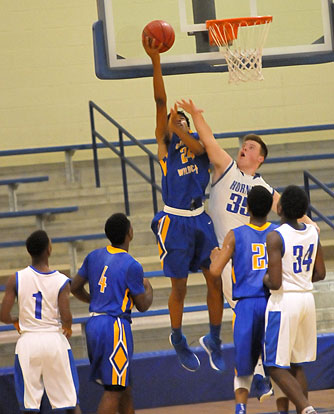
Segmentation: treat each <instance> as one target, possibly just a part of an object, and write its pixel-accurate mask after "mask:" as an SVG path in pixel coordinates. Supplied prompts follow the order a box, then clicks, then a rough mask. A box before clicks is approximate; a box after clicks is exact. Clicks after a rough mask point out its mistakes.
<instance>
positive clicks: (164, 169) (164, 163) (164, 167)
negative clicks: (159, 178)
mask: <svg viewBox="0 0 334 414" xmlns="http://www.w3.org/2000/svg"><path fill="white" fill-rule="evenodd" d="M159 162H160V166H161V169H162V172H163V175H164V176H166V175H167V161H164V160H160V161H159Z"/></svg>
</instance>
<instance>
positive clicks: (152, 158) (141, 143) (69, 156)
mask: <svg viewBox="0 0 334 414" xmlns="http://www.w3.org/2000/svg"><path fill="white" fill-rule="evenodd" d="M94 111H97V112H98V113H99V114H100V115H101V116H102V117H103V118H105V119H106V120H108V121H109V122H110V123H111V124H112V125H113V126H114V127H116V128H117V130H118V142H117V141H116V142H110V141H108V140H107V138H106V137H104V136H103V135H102V134H100V133H99V132H98V131H97V130H96V128H95V124H96V122H95V115H94ZM89 113H90V120H91V136H92V144H81V145H66V146H57V147H41V148H27V149H20V150H5V151H0V157H2V156H3V157H4V156H13V155H29V154H42V153H51V152H64V153H65V170H66V178H67V181H68V182H73V181H74V173H73V171H74V168H73V155H74V153H75V151H77V150H93V158H94V171H95V181H96V186H97V187H99V186H100V185H101V184H100V174H99V161H98V154H97V151H98V149H101V148H110V149H111V150H112V151H113V152H114V153H115V154H116V155H118V156H119V158H120V159H121V170H122V182H123V192H124V204H125V211H126V213H127V214H128V215H129V214H130V208H129V194H128V183H127V175H126V166H129V167H130V168H132V169H133V170H134V171H135V172H136V173H138V174H139V175H140V176H141V177H142V178H143V179H144V180H145V181H146V182H148V183H149V184H150V185H151V187H152V204H153V210H154V213H156V212H157V195H156V191H159V192H160V191H161V189H160V187H159V185H157V184H156V181H155V172H154V162H158V159H157V157H156V155H155V154H153V153H152V152H151V151H150V150H149V149H148V148H147V147H146V145H150V144H155V143H156V141H155V139H145V140H137V139H136V138H135V137H134V136H133V135H131V134H130V133H129V132H128V131H126V130H125V129H124V128H123V127H122V126H121V125H119V124H118V123H117V122H116V121H115V120H114V119H113V118H112V117H110V116H109V115H108V114H107V113H106V112H105V111H103V110H102V109H101V108H100V107H99V106H98V105H96V104H95V103H94V102H92V101H90V102H89ZM325 130H334V124H325V125H312V126H302V127H292V128H275V129H262V130H255V131H238V132H229V133H221V134H215V137H216V138H217V139H225V138H238V139H239V140H240V139H241V138H242V137H243V136H244V135H246V134H248V133H256V134H258V135H276V134H287V133H299V132H311V131H325ZM124 137H126V138H128V139H129V140H130V141H124ZM97 139H98V140H100V141H101V142H100V143H97ZM133 145H136V146H137V147H138V148H140V149H141V150H142V151H143V152H144V153H145V154H146V155H147V156H148V158H149V167H150V176H147V175H146V174H145V173H143V172H142V171H141V170H140V169H139V168H138V166H136V165H135V164H134V163H133V162H132V161H131V160H130V159H129V158H128V157H127V156H126V155H125V151H124V150H125V147H126V146H133ZM118 148H119V149H118ZM325 159H334V153H325V154H312V155H297V156H288V157H274V158H268V159H267V160H266V163H282V162H285V163H286V162H298V161H311V160H325ZM304 176H305V177H306V178H305V189H306V191H307V192H308V194H310V193H309V192H310V190H311V189H316V188H319V187H320V188H322V189H323V190H324V191H326V192H327V193H328V194H330V195H331V196H332V197H334V193H333V192H332V191H331V190H330V189H329V188H330V187H334V183H328V184H323V183H321V182H320V181H319V180H318V179H316V178H315V177H314V176H312V175H311V174H310V173H309V172H305V173H304ZM308 180H311V181H313V182H314V183H315V184H313V185H309V182H308ZM277 190H278V191H280V189H279V188H278V189H277ZM310 208H311V211H312V212H313V213H315V214H316V215H317V216H318V217H317V218H315V219H314V220H315V221H319V220H323V221H325V222H326V223H327V224H328V225H329V226H331V227H332V228H333V227H334V225H333V223H332V220H334V216H330V217H326V216H324V215H323V214H322V213H321V212H319V211H318V210H316V209H315V208H314V207H312V206H311V207H310ZM102 238H105V235H104V234H103V233H98V234H88V235H77V236H69V237H58V238H54V239H52V241H53V243H69V245H70V252H71V253H70V254H71V268H72V271H71V273H72V274H74V273H75V272H76V248H75V243H76V242H77V241H80V240H93V239H102ZM23 245H24V241H13V242H0V248H8V247H17V246H23ZM145 276H146V277H159V276H163V272H162V271H156V272H146V273H145ZM0 290H3V286H2V287H0ZM225 307H228V305H227V304H225ZM206 309H207V307H206V305H199V306H191V307H186V308H185V310H184V311H185V312H194V311H202V310H206ZM164 314H168V309H158V310H151V311H147V312H144V313H143V314H141V313H139V312H135V313H134V314H133V317H135V318H136V317H142V316H152V315H164ZM86 320H87V318H75V319H74V320H73V322H74V323H84V322H85V321H86ZM13 329H14V327H13V326H0V332H1V331H7V330H13Z"/></svg>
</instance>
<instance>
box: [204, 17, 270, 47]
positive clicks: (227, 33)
mask: <svg viewBox="0 0 334 414" xmlns="http://www.w3.org/2000/svg"><path fill="white" fill-rule="evenodd" d="M272 20H273V16H255V17H234V18H232V19H221V20H207V21H206V22H205V23H206V28H207V29H208V30H209V40H210V44H211V45H214V44H216V43H217V42H216V41H215V39H214V37H213V36H212V31H216V30H217V28H218V29H219V32H220V33H219V34H220V36H219V38H220V40H221V41H222V42H221V45H222V44H227V43H229V42H231V41H233V40H235V39H236V38H237V36H238V28H239V27H242V26H256V25H260V24H266V23H271V22H272Z"/></svg>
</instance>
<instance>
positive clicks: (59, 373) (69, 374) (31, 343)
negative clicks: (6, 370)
mask: <svg viewBox="0 0 334 414" xmlns="http://www.w3.org/2000/svg"><path fill="white" fill-rule="evenodd" d="M14 376H15V390H16V395H17V399H18V402H19V405H20V409H21V410H39V408H40V404H41V399H42V396H43V392H44V387H45V391H46V393H47V395H48V398H49V401H50V404H51V406H52V408H53V409H56V408H74V407H75V406H76V404H77V401H78V396H77V393H78V388H79V387H78V384H79V382H78V375H77V371H76V367H75V365H74V359H73V355H72V351H71V347H70V344H69V342H68V340H67V339H66V337H65V336H64V335H63V334H62V333H61V332H25V333H23V334H22V335H21V336H20V338H19V339H18V341H17V344H16V350H15V371H14Z"/></svg>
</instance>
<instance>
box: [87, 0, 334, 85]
mask: <svg viewBox="0 0 334 414" xmlns="http://www.w3.org/2000/svg"><path fill="white" fill-rule="evenodd" d="M97 6H98V19H99V20H98V21H97V22H96V23H94V25H93V39H94V55H95V71H96V75H97V77H98V78H100V79H125V78H138V77H145V76H151V75H152V67H151V61H150V59H149V58H148V56H147V55H146V54H145V51H144V49H143V47H142V44H141V35H142V30H143V28H144V26H145V25H146V24H147V23H148V22H150V21H151V20H157V19H160V20H166V21H167V22H168V23H170V24H171V25H172V26H173V28H174V30H175V43H174V45H173V47H172V48H171V49H170V50H169V51H168V52H166V53H163V54H161V63H162V69H163V73H164V75H175V74H184V73H199V72H224V71H227V65H226V62H225V60H224V58H223V56H222V53H220V51H219V49H218V48H217V47H210V46H209V42H208V32H207V30H206V26H205V21H206V20H210V19H225V18H231V17H247V16H266V15H272V16H273V22H272V23H271V27H270V30H269V34H268V37H267V40H266V44H265V47H264V50H263V61H262V64H263V67H272V66H288V65H303V64H317V63H325V62H331V61H334V41H333V10H334V7H333V2H332V0H293V1H291V0H279V1H277V0H160V1H157V0H97Z"/></svg>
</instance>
